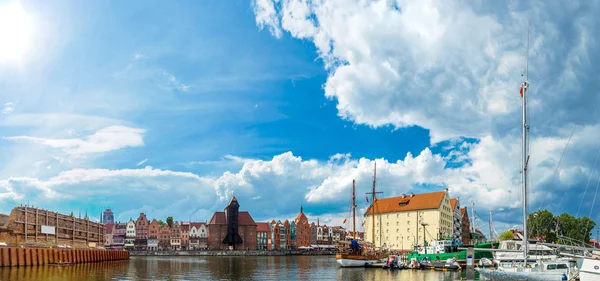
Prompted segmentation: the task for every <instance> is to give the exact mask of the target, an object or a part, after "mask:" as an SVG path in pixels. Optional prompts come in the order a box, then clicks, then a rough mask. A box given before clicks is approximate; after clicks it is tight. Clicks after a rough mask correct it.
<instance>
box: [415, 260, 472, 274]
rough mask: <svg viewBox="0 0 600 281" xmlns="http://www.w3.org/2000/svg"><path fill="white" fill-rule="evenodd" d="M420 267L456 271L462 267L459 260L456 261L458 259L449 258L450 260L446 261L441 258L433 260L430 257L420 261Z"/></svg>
mask: <svg viewBox="0 0 600 281" xmlns="http://www.w3.org/2000/svg"><path fill="white" fill-rule="evenodd" d="M419 267H420V268H421V269H431V270H442V271H447V270H451V271H455V270H461V269H462V268H461V267H460V265H459V264H458V262H456V259H448V260H446V262H442V261H440V260H437V261H431V260H429V259H424V260H422V261H421V262H420V263H419Z"/></svg>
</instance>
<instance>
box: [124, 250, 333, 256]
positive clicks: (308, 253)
mask: <svg viewBox="0 0 600 281" xmlns="http://www.w3.org/2000/svg"><path fill="white" fill-rule="evenodd" d="M335 253H336V252H335V250H332V251H301V250H289V251H129V255H130V256H303V255H305V256H321V255H335Z"/></svg>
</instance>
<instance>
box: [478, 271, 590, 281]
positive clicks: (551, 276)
mask: <svg viewBox="0 0 600 281" xmlns="http://www.w3.org/2000/svg"><path fill="white" fill-rule="evenodd" d="M475 270H477V272H479V275H480V276H483V277H485V278H486V279H488V280H535V281H537V280H539V281H561V280H563V275H564V273H562V272H532V271H518V272H506V271H500V270H491V269H475ZM581 281H584V279H581Z"/></svg>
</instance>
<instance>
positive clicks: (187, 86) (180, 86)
mask: <svg viewBox="0 0 600 281" xmlns="http://www.w3.org/2000/svg"><path fill="white" fill-rule="evenodd" d="M179 89H180V90H182V91H184V92H187V91H188V90H189V89H190V86H189V85H185V84H181V85H179Z"/></svg>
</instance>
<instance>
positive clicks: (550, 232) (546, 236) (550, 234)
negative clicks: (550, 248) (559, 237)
mask: <svg viewBox="0 0 600 281" xmlns="http://www.w3.org/2000/svg"><path fill="white" fill-rule="evenodd" d="M527 225H528V227H527V228H528V231H529V233H528V236H530V237H536V238H539V239H543V240H544V241H546V242H549V243H555V242H556V233H555V231H554V230H555V229H556V217H554V214H552V212H550V211H548V210H543V211H537V212H535V213H531V214H529V218H528V219H527Z"/></svg>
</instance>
